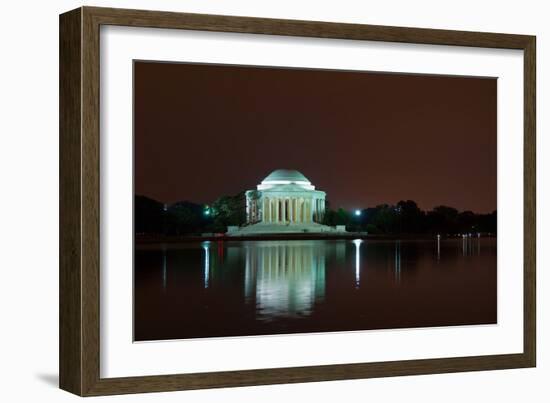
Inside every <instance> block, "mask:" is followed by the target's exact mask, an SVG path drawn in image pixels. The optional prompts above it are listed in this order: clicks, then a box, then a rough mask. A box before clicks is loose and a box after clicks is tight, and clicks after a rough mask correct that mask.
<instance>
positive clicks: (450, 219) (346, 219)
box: [134, 192, 497, 236]
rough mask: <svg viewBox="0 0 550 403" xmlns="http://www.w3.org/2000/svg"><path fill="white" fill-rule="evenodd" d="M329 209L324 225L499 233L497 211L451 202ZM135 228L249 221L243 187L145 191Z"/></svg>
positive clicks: (194, 228) (216, 226) (211, 228)
mask: <svg viewBox="0 0 550 403" xmlns="http://www.w3.org/2000/svg"><path fill="white" fill-rule="evenodd" d="M327 205H328V206H329V207H327V210H326V212H325V215H324V218H323V222H322V224H325V225H330V226H335V225H345V226H346V229H347V230H348V231H352V232H368V233H370V234H442V235H447V234H449V235H454V234H463V233H477V232H481V233H496V230H497V213H496V211H493V212H492V213H489V214H477V213H474V212H472V211H458V210H457V209H456V208H453V207H449V206H437V207H435V208H433V209H431V210H429V211H423V210H421V209H420V208H419V207H418V205H417V204H416V202H414V201H412V200H401V201H399V202H398V203H397V204H395V205H390V204H381V205H378V206H375V207H369V208H365V209H363V210H360V214H359V215H356V214H355V212H353V213H352V212H350V211H347V210H345V209H342V208H338V209H331V208H330V205H329V204H328V203H327ZM134 215H135V220H134V227H135V232H136V233H138V234H157V235H166V236H171V235H186V234H194V233H197V234H198V233H204V232H225V231H226V230H227V226H229V225H235V226H239V225H243V224H245V223H246V211H245V195H244V192H241V193H238V194H236V195H233V196H222V197H220V198H218V199H217V200H216V201H214V203H212V204H211V205H206V204H197V203H193V202H190V201H180V202H177V203H173V204H170V205H165V204H163V203H161V202H159V201H156V200H154V199H151V198H148V197H146V196H140V195H136V196H135V202H134Z"/></svg>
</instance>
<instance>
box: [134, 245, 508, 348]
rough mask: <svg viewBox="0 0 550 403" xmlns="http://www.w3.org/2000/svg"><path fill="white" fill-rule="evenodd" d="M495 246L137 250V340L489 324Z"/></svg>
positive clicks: (153, 247)
mask: <svg viewBox="0 0 550 403" xmlns="http://www.w3.org/2000/svg"><path fill="white" fill-rule="evenodd" d="M496 284H497V270H496V240H495V239H483V238H482V239H478V238H471V239H465V240H462V239H459V240H445V241H441V243H440V246H439V248H438V244H437V241H435V240H433V241H425V240H423V241H409V240H407V241H371V240H365V241H360V240H355V241H352V240H338V241H325V240H310V241H300V240H292V241H231V242H203V243H194V244H178V245H146V246H145V245H144V246H138V247H137V248H136V259H135V305H134V306H135V317H134V326H135V329H134V333H135V339H136V340H138V341H139V340H162V339H181V338H196V337H218V336H242V335H260V334H281V333H303V332H325V331H349V330H366V329H386V328H402V327H426V326H448V325H465V324H489V323H496V316H497V303H496V295H497V294H496Z"/></svg>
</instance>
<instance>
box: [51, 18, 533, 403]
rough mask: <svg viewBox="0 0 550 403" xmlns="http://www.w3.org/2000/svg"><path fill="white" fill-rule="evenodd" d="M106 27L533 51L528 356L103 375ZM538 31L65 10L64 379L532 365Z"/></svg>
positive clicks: (117, 383) (528, 137)
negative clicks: (101, 253)
mask: <svg viewBox="0 0 550 403" xmlns="http://www.w3.org/2000/svg"><path fill="white" fill-rule="evenodd" d="M101 25H121V26H132V27H154V28H172V29H183V30H203V31H217V32H234V33H252V34H269V35H286V36H302V37H317V38H336V39H352V40H369V41H382V42H401V43H415V44H435V45H457V46H473V47H481V48H504V49H520V50H523V52H524V100H523V104H524V221H523V222H524V267H523V276H524V307H523V310H524V328H523V342H524V349H523V353H521V354H504V355H489V356H467V357H456V358H441V359H420V360H406V361H392V362H374V363H359V364H356V363H354V364H341V365H322V366H307V367H290V368H276V369H254V370H239V371H229V372H211V373H193V374H174V375H158V376H140V377H127V378H101V377H100V354H99V353H100V345H99V344H100V336H99V335H100V316H99V303H100V302H99V301H100V299H99V290H100V278H99V245H100V236H101V235H100V230H99V228H100V226H99V218H100V211H99V204H100V197H99V189H100V172H99V158H100V149H99V130H100V128H99V110H100V109H99V106H100V105H99V102H100V101H99V99H100V97H99V70H100V63H99V52H100V49H99V46H100V45H99V44H100V41H99V35H100V26H101ZM535 88H536V86H535V37H534V36H527V35H509V34H497V33H482V32H460V31H447V30H436V29H418V28H401V27H386V26H374V25H356V24H339V23H328V22H313V21H294V20H276V19H265V18H249V17H229V16H218V15H200V14H185V13H171V12H158V11H141V10H140V11H138V10H122V9H109V8H95V7H81V8H78V9H76V10H73V11H69V12H67V13H65V14H62V15H61V16H60V275H59V281H60V295H59V299H60V345H59V347H60V348H59V352H60V356H59V357H60V358H59V359H60V387H61V388H62V389H64V390H66V391H69V392H72V393H75V394H77V395H80V396H94V395H111V394H121V393H139V392H160V391H170V390H185V389H199V388H215V387H232V386H247V385H262V384H277V383H294V382H312V381H327V380H342V379H356V378H369V377H386V376H398V375H416V374H434V373H448V372H459V371H480V370H496V369H507V368H524V367H533V366H535V363H536V354H535V352H536V348H535V345H536V321H535V301H536V296H535V236H536V235H535V234H536V230H535V228H536V227H535V178H536V176H535Z"/></svg>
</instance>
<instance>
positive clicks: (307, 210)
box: [246, 169, 326, 225]
mask: <svg viewBox="0 0 550 403" xmlns="http://www.w3.org/2000/svg"><path fill="white" fill-rule="evenodd" d="M325 196H326V193H325V192H323V191H320V190H315V186H313V185H312V184H311V182H310V181H309V180H308V179H307V178H306V177H305V176H304V175H302V174H301V173H300V172H298V171H294V170H289V169H277V170H275V171H273V172H271V173H270V174H269V175H268V176H267V177H266V178H265V179H264V180H263V181H262V183H260V184H259V185H258V186H257V187H256V190H249V191H247V192H246V215H247V221H248V223H251V224H253V223H257V222H263V223H270V224H282V225H286V224H304V223H312V222H321V220H322V219H323V214H324V212H325Z"/></svg>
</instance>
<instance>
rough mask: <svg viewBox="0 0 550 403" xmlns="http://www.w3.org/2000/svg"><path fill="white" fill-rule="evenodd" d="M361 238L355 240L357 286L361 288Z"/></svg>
mask: <svg viewBox="0 0 550 403" xmlns="http://www.w3.org/2000/svg"><path fill="white" fill-rule="evenodd" d="M362 243H363V241H362V240H361V239H355V240H353V244H354V245H355V288H359V282H360V280H361V253H360V252H361V244H362Z"/></svg>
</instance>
